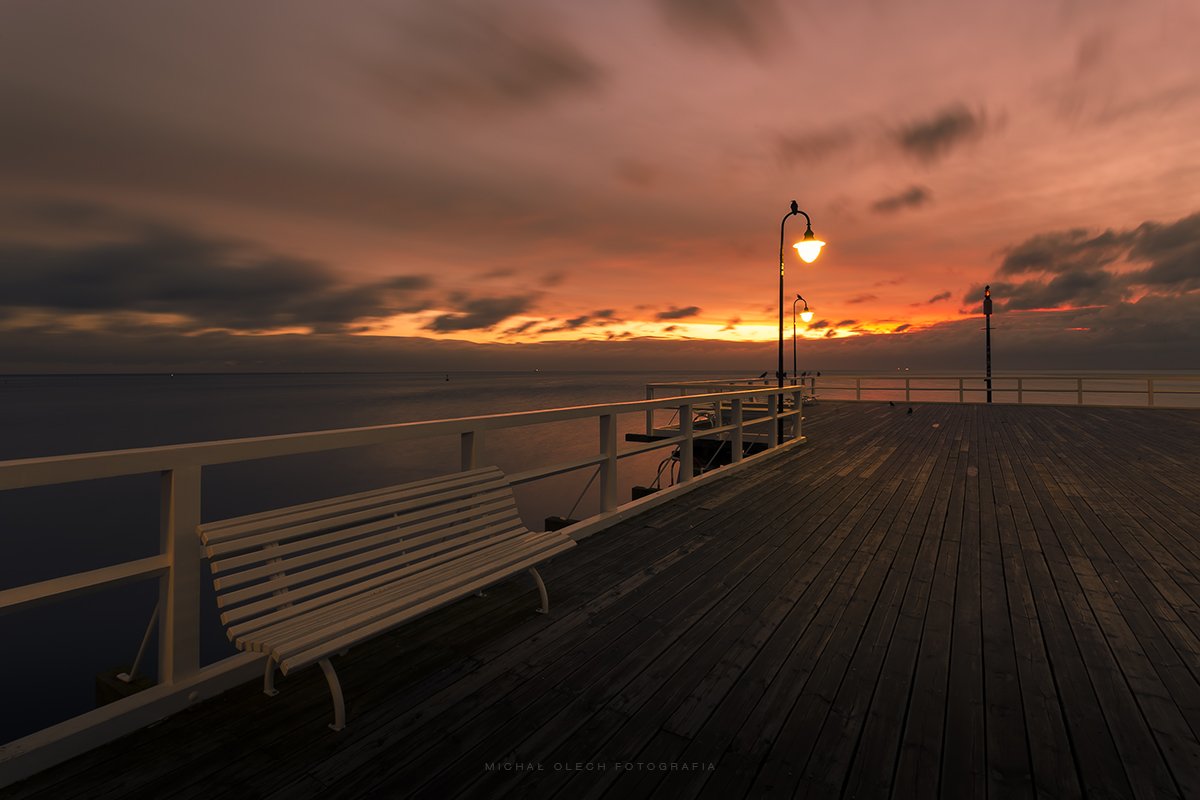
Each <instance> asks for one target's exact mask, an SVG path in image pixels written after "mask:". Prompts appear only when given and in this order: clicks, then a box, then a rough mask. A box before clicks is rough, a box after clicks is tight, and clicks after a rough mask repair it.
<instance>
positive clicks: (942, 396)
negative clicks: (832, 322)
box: [646, 373, 1200, 408]
mask: <svg viewBox="0 0 1200 800" xmlns="http://www.w3.org/2000/svg"><path fill="white" fill-rule="evenodd" d="M788 381H789V385H801V384H802V385H803V387H804V396H805V397H806V398H813V399H824V400H858V401H869V402H880V401H891V402H905V403H986V402H988V401H989V400H988V395H989V393H990V394H991V402H993V403H1005V404H1020V405H1077V406H1104V407H1111V408H1200V375H1196V374H1173V373H1155V374H1139V375H1127V374H1121V375H1114V374H1111V373H1107V374H1106V373H1094V374H1067V373H1062V374H1058V373H1056V374H1052V375H1051V374H1045V373H1040V374H1039V373H1028V374H1011V373H1005V374H999V375H993V376H992V378H991V379H990V380H989V379H988V378H986V377H983V376H979V375H970V376H965V375H963V376H960V375H949V376H948V375H944V374H942V375H917V374H912V375H910V374H907V373H905V374H903V375H895V374H891V373H884V374H880V373H876V374H862V375H836V374H835V375H830V374H826V375H823V376H821V377H816V376H811V375H810V376H804V377H802V378H799V379H793V378H789V379H788ZM768 382H774V378H771V379H764V378H746V379H742V380H733V381H730V380H722V381H689V382H686V383H654V384H649V385H648V386H647V387H646V397H647V398H653V397H662V396H664V395H679V394H685V395H686V394H691V393H693V392H706V391H707V392H711V391H715V390H718V389H719V390H721V391H731V390H734V389H737V388H739V387H748V386H762V385H763V384H764V383H768ZM989 383H990V387H989Z"/></svg>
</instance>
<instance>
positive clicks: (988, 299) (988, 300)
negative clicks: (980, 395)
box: [983, 284, 992, 403]
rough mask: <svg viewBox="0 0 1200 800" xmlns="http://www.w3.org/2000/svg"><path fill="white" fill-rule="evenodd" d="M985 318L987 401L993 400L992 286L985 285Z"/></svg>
mask: <svg viewBox="0 0 1200 800" xmlns="http://www.w3.org/2000/svg"><path fill="white" fill-rule="evenodd" d="M983 318H984V320H986V327H985V328H984V330H985V331H986V333H985V334H984V341H985V342H986V348H987V401H988V402H989V403H990V402H992V287H991V284H989V285H987V286H985V287H983Z"/></svg>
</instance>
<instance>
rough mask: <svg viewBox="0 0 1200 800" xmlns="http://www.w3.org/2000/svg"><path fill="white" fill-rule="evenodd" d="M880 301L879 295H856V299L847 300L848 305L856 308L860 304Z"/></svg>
mask: <svg viewBox="0 0 1200 800" xmlns="http://www.w3.org/2000/svg"><path fill="white" fill-rule="evenodd" d="M878 299H879V297H878V295H873V294H859V295H855V296H854V297H851V298H850V299H849V300H847V301H846V305H849V306H855V305H858V304H859V303H869V302H871V301H872V300H878Z"/></svg>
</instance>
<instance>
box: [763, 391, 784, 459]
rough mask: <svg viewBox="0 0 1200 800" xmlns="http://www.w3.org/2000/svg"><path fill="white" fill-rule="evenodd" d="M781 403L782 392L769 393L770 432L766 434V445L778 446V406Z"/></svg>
mask: <svg viewBox="0 0 1200 800" xmlns="http://www.w3.org/2000/svg"><path fill="white" fill-rule="evenodd" d="M781 405H783V392H780V393H778V394H774V395H771V432H770V433H769V434H767V447H778V446H779V407H780V406H781Z"/></svg>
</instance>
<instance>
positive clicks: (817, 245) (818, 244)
mask: <svg viewBox="0 0 1200 800" xmlns="http://www.w3.org/2000/svg"><path fill="white" fill-rule="evenodd" d="M796 214H800V215H802V216H803V217H804V221H805V222H806V223H807V224H808V227H807V229H806V230H805V231H804V238H803V239H802V240H801V241H799V242H797V243H796V244H794V245H792V247H794V248H796V252H797V253H799V255H800V259H801V260H802V261H803V262H804V263H806V264H811V263H812V262H814V261H816V260H817V256H818V255H820V254H821V248H822V247H824V246H825V243H824V242H822V241H821V240H820V239H818V238H817V237H816V236H814V235H813V229H812V220H811V219H809V217H808V214H805V213H804V212H803V211H801V210H800V207H799V206H798V205H797V204H796V201H795V200H793V201H792V210H791V211H789V212H788V213H787V214H785V215H784V217H783V221H782V222H780V223H779V363H778V366H777V368H776V370H775V378H776V379H777V381H778V383H779V389H780V392H779V395H778V396H777V397H776V398H775V403H776V406H775V409H776V411H777V412H778V413H779V414H782V413H783V374H784V373H783V229H784V227H785V226H786V225H787V221H788V217H791V216H794V215H796ZM779 441H780V442H783V420H782V419H780V420H779Z"/></svg>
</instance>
